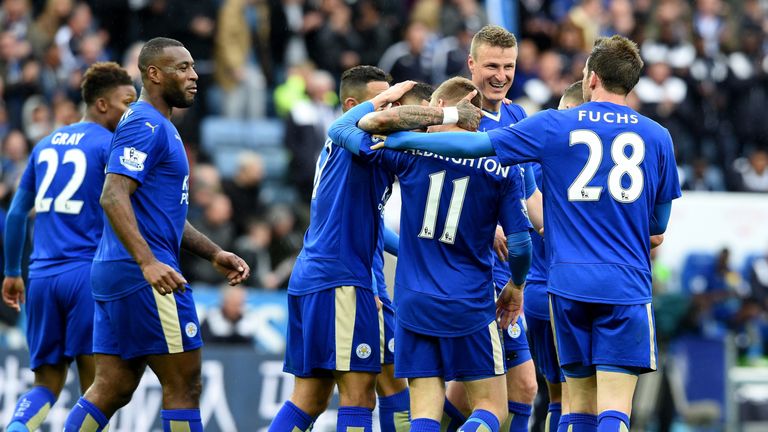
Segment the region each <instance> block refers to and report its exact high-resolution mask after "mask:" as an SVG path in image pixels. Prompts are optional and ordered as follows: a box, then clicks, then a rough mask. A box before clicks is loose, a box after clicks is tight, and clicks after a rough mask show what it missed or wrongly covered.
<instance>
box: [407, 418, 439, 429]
mask: <svg viewBox="0 0 768 432" xmlns="http://www.w3.org/2000/svg"><path fill="white" fill-rule="evenodd" d="M411 432H440V423H439V422H438V421H437V420H432V419H428V418H417V419H413V420H411Z"/></svg>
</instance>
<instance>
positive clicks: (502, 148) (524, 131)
mask: <svg viewBox="0 0 768 432" xmlns="http://www.w3.org/2000/svg"><path fill="white" fill-rule="evenodd" d="M549 116H550V112H549V110H548V111H544V112H541V113H538V114H536V115H534V116H532V117H528V118H526V119H525V120H522V121H521V122H519V123H517V124H515V125H513V126H507V127H503V128H496V129H492V130H489V131H488V132H486V133H487V134H488V138H490V140H491V145H493V149H494V151H495V152H496V156H498V157H499V161H501V163H502V164H503V165H516V164H520V163H523V162H533V161H536V162H538V161H541V157H542V154H541V153H542V149H543V148H544V145H545V144H544V143H545V142H546V132H547V129H548V124H549Z"/></svg>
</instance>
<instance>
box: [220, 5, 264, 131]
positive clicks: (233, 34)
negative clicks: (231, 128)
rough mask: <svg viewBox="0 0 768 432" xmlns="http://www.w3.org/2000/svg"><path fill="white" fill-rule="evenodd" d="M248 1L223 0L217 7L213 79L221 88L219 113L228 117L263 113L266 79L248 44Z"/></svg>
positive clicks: (250, 45) (250, 28)
mask: <svg viewBox="0 0 768 432" xmlns="http://www.w3.org/2000/svg"><path fill="white" fill-rule="evenodd" d="M253 14H254V12H253V1H252V0H226V1H225V2H224V4H223V5H222V6H221V9H220V10H219V17H218V25H217V27H216V36H215V41H214V46H215V48H214V50H215V54H214V71H213V74H214V79H215V80H216V83H217V84H218V86H219V87H220V88H221V91H222V95H221V96H222V97H221V113H222V114H223V115H224V116H225V117H230V118H246V119H252V118H260V117H264V115H265V114H266V106H267V92H266V80H265V79H264V75H263V74H262V73H261V70H260V69H259V67H258V64H257V63H256V59H255V57H254V47H253V44H252V38H253V28H252V26H253V25H254V23H251V22H249V17H253Z"/></svg>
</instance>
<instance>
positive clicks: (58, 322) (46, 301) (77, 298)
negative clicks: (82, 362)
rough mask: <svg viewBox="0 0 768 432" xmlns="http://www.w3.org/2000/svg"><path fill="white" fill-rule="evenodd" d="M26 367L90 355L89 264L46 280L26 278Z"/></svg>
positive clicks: (37, 366)
mask: <svg viewBox="0 0 768 432" xmlns="http://www.w3.org/2000/svg"><path fill="white" fill-rule="evenodd" d="M25 309H26V312H27V344H28V345H29V353H30V368H31V369H32V370H35V369H37V368H39V367H40V366H42V365H47V364H49V365H54V364H60V363H63V362H70V361H72V359H73V358H75V357H77V356H79V355H90V354H93V296H92V295H91V264H90V263H84V264H83V265H82V266H79V267H75V268H72V269H70V270H68V271H67V272H65V273H61V274H57V275H54V276H47V277H40V278H37V277H30V279H29V288H28V289H27V302H26V305H25Z"/></svg>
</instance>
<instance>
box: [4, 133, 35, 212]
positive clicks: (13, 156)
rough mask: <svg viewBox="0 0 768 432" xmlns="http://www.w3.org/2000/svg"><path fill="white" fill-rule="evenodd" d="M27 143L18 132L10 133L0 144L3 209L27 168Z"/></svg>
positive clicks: (28, 147)
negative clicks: (0, 145)
mask: <svg viewBox="0 0 768 432" xmlns="http://www.w3.org/2000/svg"><path fill="white" fill-rule="evenodd" d="M29 149H30V146H29V142H28V141H27V139H26V138H25V137H24V134H23V133H22V132H21V131H20V130H18V129H15V130H12V131H10V132H9V133H8V134H7V135H6V136H5V138H3V142H2V156H0V165H1V166H2V173H3V179H2V180H3V181H2V189H3V190H4V191H6V192H5V196H4V197H3V199H4V200H5V202H3V207H5V208H7V204H8V202H10V201H9V200H10V195H11V193H12V192H14V191H15V190H16V185H17V184H18V183H19V178H20V177H21V173H23V172H24V168H26V167H27V158H28V157H29Z"/></svg>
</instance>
